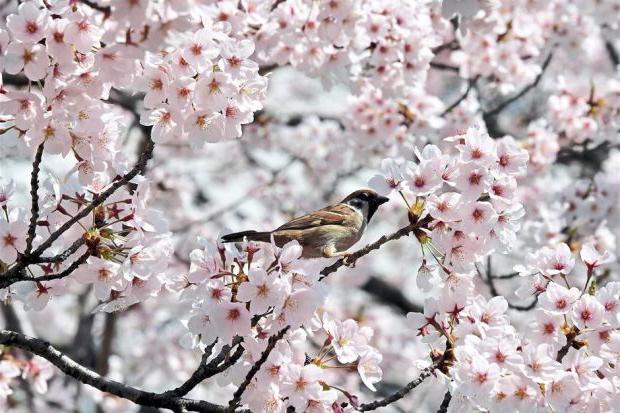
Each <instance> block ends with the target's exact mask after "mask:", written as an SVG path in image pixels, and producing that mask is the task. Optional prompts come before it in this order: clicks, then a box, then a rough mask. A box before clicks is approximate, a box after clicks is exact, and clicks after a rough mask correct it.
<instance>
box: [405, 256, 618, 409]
mask: <svg viewBox="0 0 620 413" xmlns="http://www.w3.org/2000/svg"><path fill="white" fill-rule="evenodd" d="M580 256H581V261H582V263H583V264H584V265H585V267H586V268H587V272H588V277H587V280H586V282H585V284H584V286H583V288H581V289H578V288H576V287H571V286H570V284H571V283H573V284H575V279H574V275H571V272H572V271H573V267H574V265H575V259H574V257H573V255H572V253H571V251H570V250H569V249H568V246H567V245H566V244H560V245H558V246H556V247H555V248H547V249H544V250H542V251H541V252H540V254H537V256H536V257H533V258H532V259H533V262H532V265H531V267H530V270H532V271H535V272H536V274H537V276H538V277H540V279H539V283H538V284H537V285H538V286H539V288H538V290H537V291H536V293H535V294H536V295H538V296H539V298H538V301H539V305H540V306H539V308H538V309H537V310H535V313H534V315H535V317H534V320H530V321H529V325H528V326H529V328H528V330H527V331H528V332H527V333H519V332H518V331H517V330H516V329H515V328H514V327H513V326H512V325H510V321H509V319H508V317H507V314H506V310H507V309H508V303H507V302H506V299H505V298H503V297H495V298H492V299H490V300H487V299H485V298H483V297H482V296H476V297H474V298H473V299H472V300H471V301H470V302H468V303H467V304H466V305H465V306H464V308H463V309H462V311H459V312H458V313H449V312H448V313H446V312H444V311H442V310H433V308H436V307H432V306H430V307H429V306H425V316H423V317H421V316H420V315H417V314H412V315H410V319H411V320H412V321H413V323H414V325H415V326H416V328H419V331H420V334H423V335H425V336H427V340H431V342H434V343H436V342H437V340H438V337H441V336H438V333H439V332H441V334H443V335H444V336H446V337H448V340H449V341H450V342H451V343H452V344H453V345H454V355H455V358H456V360H455V365H454V367H453V368H452V370H451V372H450V373H451V376H452V377H453V379H454V381H453V383H452V391H453V393H454V394H455V395H461V396H464V397H460V398H459V400H461V403H462V404H464V405H465V406H468V408H472V407H475V408H480V409H489V410H494V409H510V410H519V411H530V410H534V409H537V408H550V409H553V410H554V411H568V410H572V409H578V408H584V409H586V408H587V409H590V408H593V406H598V408H600V409H602V410H603V411H609V410H610V409H611V406H612V405H613V403H614V401H615V400H616V390H615V388H616V386H617V383H618V381H617V380H618V377H617V375H618V371H617V368H616V364H617V361H618V357H619V348H618V342H619V341H618V339H619V338H620V335H619V333H618V331H617V330H618V327H619V326H620V319H619V318H618V315H619V311H620V297H619V296H620V284H618V283H617V282H612V283H609V284H607V285H606V286H605V287H602V288H596V287H595V284H589V282H590V280H591V279H592V277H593V276H594V274H595V272H597V271H599V270H600V268H599V267H602V266H604V265H605V264H606V263H608V262H609V261H610V260H611V258H612V257H611V256H610V254H609V253H608V252H606V251H598V250H597V249H596V248H595V247H594V245H593V244H587V245H584V246H583V247H582V249H581V253H580ZM560 283H562V284H566V287H564V286H563V285H561V284H560ZM429 329H435V330H434V331H433V332H434V334H430V332H429V331H428V330H429ZM580 406H581V407H580Z"/></svg>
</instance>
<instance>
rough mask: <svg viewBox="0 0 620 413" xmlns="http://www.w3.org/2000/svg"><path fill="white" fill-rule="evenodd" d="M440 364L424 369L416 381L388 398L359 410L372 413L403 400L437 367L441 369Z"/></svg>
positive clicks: (362, 406)
mask: <svg viewBox="0 0 620 413" xmlns="http://www.w3.org/2000/svg"><path fill="white" fill-rule="evenodd" d="M439 364H440V363H439V362H437V363H433V364H432V365H430V366H428V367H427V368H425V369H423V370H422V371H421V372H420V375H419V376H418V377H417V378H416V379H414V380H412V381H410V382H409V383H407V385H406V386H405V387H403V388H402V389H399V390H398V391H396V392H394V393H392V394H391V395H389V396H387V397H386V398H384V399H381V400H377V401H374V402H372V403H366V404H362V405H361V406H360V407H359V409H358V410H359V411H360V412H368V411H371V410H375V409H378V408H379V407H385V406H387V405H389V404H391V403H394V402H395V401H398V400H400V399H402V398H403V397H405V396H406V395H407V394H408V393H409V392H410V391H411V390H413V389H415V388H416V387H418V386H419V385H420V384H422V382H423V381H424V380H426V378H427V377H429V376H430V375H431V374H433V372H434V371H435V369H436V368H437V367H439Z"/></svg>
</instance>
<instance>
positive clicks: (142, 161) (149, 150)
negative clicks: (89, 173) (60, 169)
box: [0, 128, 154, 288]
mask: <svg viewBox="0 0 620 413" xmlns="http://www.w3.org/2000/svg"><path fill="white" fill-rule="evenodd" d="M146 129H148V131H149V133H148V135H147V136H148V137H147V144H146V145H145V150H144V152H142V154H141V155H140V158H139V159H138V162H136V164H135V165H134V167H133V168H132V169H131V170H130V171H129V172H128V173H127V174H125V175H124V176H123V177H122V178H120V179H118V180H117V181H115V182H114V183H113V184H112V185H110V186H109V187H108V189H106V190H105V191H103V192H102V193H100V194H99V195H97V196H95V197H94V198H93V200H92V201H91V202H90V203H89V204H88V205H87V206H86V207H85V208H84V209H82V210H81V211H80V212H78V213H77V214H76V215H75V216H74V217H73V218H71V219H69V220H68V221H66V222H65V223H64V224H63V225H61V226H60V228H58V229H57V230H56V231H54V232H53V233H52V234H50V236H49V237H48V238H47V239H46V240H45V241H44V242H43V243H42V244H41V245H39V247H38V248H37V249H35V250H34V251H33V252H32V253H30V254H27V255H24V256H22V258H21V260H19V261H18V262H17V264H15V265H14V266H13V267H11V268H10V269H9V270H8V271H6V272H5V273H3V274H2V275H1V277H2V278H3V280H2V281H3V283H2V284H1V285H3V287H0V288H4V287H7V286H9V285H11V284H13V283H15V282H17V281H21V280H27V279H28V278H26V277H25V276H23V275H20V273H22V270H23V269H24V268H26V267H27V266H28V265H29V264H30V263H33V262H36V260H37V259H38V258H39V257H40V256H41V255H42V254H43V252H45V251H46V250H47V249H48V248H49V247H51V246H52V244H53V243H54V241H56V240H57V239H58V238H59V237H60V236H61V235H62V234H64V233H65V232H66V231H67V230H69V229H70V228H71V227H72V226H73V225H75V224H76V223H77V222H78V221H80V220H81V219H82V218H85V217H86V216H88V214H90V213H91V212H92V211H93V210H94V209H95V208H96V207H98V206H99V205H101V204H102V203H103V202H105V200H106V199H108V198H109V197H110V196H111V195H112V194H114V193H115V192H116V191H117V190H118V189H119V188H120V187H122V186H124V185H126V184H127V183H128V182H129V181H131V180H132V179H133V178H134V177H135V176H137V175H138V174H139V173H141V172H142V171H143V170H144V169H145V168H146V164H147V162H148V160H149V159H150V158H151V157H152V156H153V149H154V143H153V141H152V139H151V138H150V129H149V128H146Z"/></svg>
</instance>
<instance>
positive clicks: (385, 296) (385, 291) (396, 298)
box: [362, 276, 424, 314]
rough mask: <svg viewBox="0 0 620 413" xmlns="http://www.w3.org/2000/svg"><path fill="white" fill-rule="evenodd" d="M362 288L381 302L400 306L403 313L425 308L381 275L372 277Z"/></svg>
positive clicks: (420, 310)
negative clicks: (380, 276) (412, 300)
mask: <svg viewBox="0 0 620 413" xmlns="http://www.w3.org/2000/svg"><path fill="white" fill-rule="evenodd" d="M362 290H364V291H366V292H367V293H369V294H371V295H372V296H373V297H375V298H376V299H377V300H378V301H379V302H382V303H384V304H387V305H393V306H394V307H396V308H398V309H399V310H400V311H401V312H402V313H403V314H407V313H411V312H413V313H422V312H423V311H424V308H422V307H421V306H420V305H418V304H415V303H412V302H411V301H410V300H409V299H408V298H407V297H406V296H405V294H403V292H402V290H401V289H400V288H398V287H395V286H394V285H392V284H390V283H388V282H387V281H384V280H383V279H381V278H379V277H374V276H372V277H370V278H369V279H368V281H366V283H364V285H363V286H362Z"/></svg>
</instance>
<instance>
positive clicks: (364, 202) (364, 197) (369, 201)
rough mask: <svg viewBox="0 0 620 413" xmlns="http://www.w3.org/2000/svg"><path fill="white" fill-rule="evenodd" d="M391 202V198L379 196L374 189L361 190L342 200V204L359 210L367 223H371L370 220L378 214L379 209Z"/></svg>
mask: <svg viewBox="0 0 620 413" xmlns="http://www.w3.org/2000/svg"><path fill="white" fill-rule="evenodd" d="M389 200H390V199H389V198H387V197H384V196H381V195H379V194H378V193H376V192H375V191H373V190H372V189H360V190H359V191H355V192H353V193H351V194H349V195H348V196H347V197H346V198H345V199H343V200H342V203H343V204H347V205H349V206H351V207H353V208H355V209H357V210H358V211H360V212H361V213H362V215H363V216H364V217H365V218H366V221H370V218H372V216H373V215H374V213H375V212H377V208H379V206H380V205H381V204H385V203H386V202H387V201H389Z"/></svg>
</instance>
